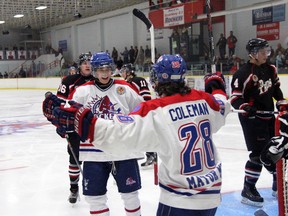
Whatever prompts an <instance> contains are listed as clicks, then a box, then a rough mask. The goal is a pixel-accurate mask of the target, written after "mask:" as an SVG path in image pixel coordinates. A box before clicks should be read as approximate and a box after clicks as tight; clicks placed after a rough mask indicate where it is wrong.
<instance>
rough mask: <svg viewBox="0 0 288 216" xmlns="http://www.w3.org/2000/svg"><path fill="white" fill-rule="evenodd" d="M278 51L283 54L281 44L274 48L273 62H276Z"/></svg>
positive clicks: (283, 50)
mask: <svg viewBox="0 0 288 216" xmlns="http://www.w3.org/2000/svg"><path fill="white" fill-rule="evenodd" d="M278 51H281V53H282V54H283V53H285V49H284V48H283V47H282V45H281V43H278V44H277V46H276V49H275V53H274V58H275V61H276V56H277V55H278V54H279V52H278Z"/></svg>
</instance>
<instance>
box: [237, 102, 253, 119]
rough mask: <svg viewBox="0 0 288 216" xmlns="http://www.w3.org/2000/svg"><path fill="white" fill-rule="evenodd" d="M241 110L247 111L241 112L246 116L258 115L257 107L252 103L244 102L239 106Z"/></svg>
mask: <svg viewBox="0 0 288 216" xmlns="http://www.w3.org/2000/svg"><path fill="white" fill-rule="evenodd" d="M239 109H240V110H244V111H246V112H245V113H241V114H242V115H243V116H245V117H254V116H255V115H256V112H257V109H256V107H254V106H252V104H250V103H243V104H241V106H240V107H239Z"/></svg>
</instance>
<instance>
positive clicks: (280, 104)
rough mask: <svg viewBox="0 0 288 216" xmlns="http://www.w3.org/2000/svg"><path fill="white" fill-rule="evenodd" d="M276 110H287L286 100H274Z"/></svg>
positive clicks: (287, 103)
mask: <svg viewBox="0 0 288 216" xmlns="http://www.w3.org/2000/svg"><path fill="white" fill-rule="evenodd" d="M276 108H277V110H278V111H288V100H279V101H277V102H276Z"/></svg>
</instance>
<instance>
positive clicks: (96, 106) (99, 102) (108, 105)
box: [88, 95, 121, 119]
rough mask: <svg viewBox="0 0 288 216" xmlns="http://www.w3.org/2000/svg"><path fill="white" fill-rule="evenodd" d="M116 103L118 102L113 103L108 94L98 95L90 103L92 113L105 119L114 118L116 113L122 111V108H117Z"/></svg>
mask: <svg viewBox="0 0 288 216" xmlns="http://www.w3.org/2000/svg"><path fill="white" fill-rule="evenodd" d="M116 105H117V103H115V104H113V103H112V102H111V101H110V99H109V97H108V96H107V95H106V96H104V97H103V98H102V97H99V96H96V97H95V98H93V99H92V101H91V102H89V103H88V107H89V108H90V109H91V111H92V113H93V114H94V115H95V116H97V117H98V118H103V119H112V118H113V116H114V115H115V114H120V113H121V108H117V107H116Z"/></svg>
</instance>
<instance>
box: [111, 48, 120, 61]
mask: <svg viewBox="0 0 288 216" xmlns="http://www.w3.org/2000/svg"><path fill="white" fill-rule="evenodd" d="M111 57H112V58H113V61H114V62H115V63H116V62H117V60H118V51H117V50H116V48H115V47H113V50H112V55H111Z"/></svg>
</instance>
